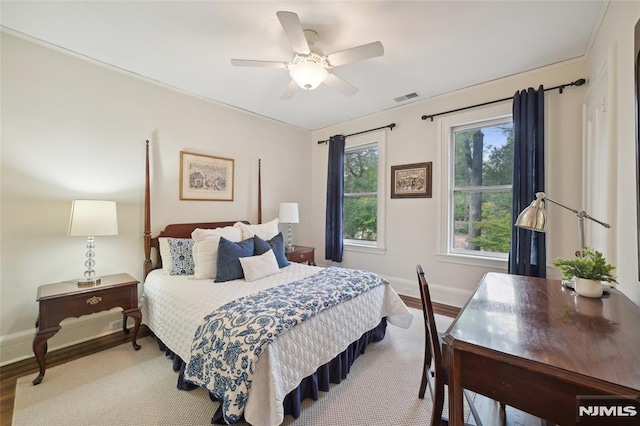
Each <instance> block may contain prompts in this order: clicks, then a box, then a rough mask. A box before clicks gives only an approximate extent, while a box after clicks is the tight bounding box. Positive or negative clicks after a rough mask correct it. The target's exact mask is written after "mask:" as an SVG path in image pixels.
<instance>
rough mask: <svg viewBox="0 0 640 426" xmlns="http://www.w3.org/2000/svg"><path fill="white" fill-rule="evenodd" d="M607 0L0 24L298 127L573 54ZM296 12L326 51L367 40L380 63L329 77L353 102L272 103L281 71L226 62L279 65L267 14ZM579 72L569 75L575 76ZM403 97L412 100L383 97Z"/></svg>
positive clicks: (136, 8)
mask: <svg viewBox="0 0 640 426" xmlns="http://www.w3.org/2000/svg"><path fill="white" fill-rule="evenodd" d="M606 4H607V2H606V1H592V0H588V1H575V0H573V1H290V2H278V1H252V2H249V1H194V2H185V1H162V2H156V1H75V2H65V1H44V2H36V1H7V0H3V1H2V2H0V23H1V24H2V27H3V30H4V31H6V32H7V33H9V34H16V35H25V36H27V37H28V38H35V39H38V40H41V41H44V42H46V43H50V44H52V45H55V46H58V47H61V48H63V49H66V50H69V51H71V52H75V53H77V54H80V55H83V56H86V57H88V58H92V59H94V60H96V61H100V62H103V63H106V64H109V65H112V66H115V67H117V68H120V69H122V70H126V71H128V72H131V73H135V74H139V75H142V76H145V77H147V78H150V79H152V80H156V81H158V82H161V83H163V84H166V85H169V86H172V87H175V88H178V89H180V90H182V91H185V92H188V93H191V94H196V95H198V96H201V97H204V98H207V99H211V100H214V101H217V102H220V103H223V104H226V105H230V106H233V107H236V108H239V109H242V110H246V111H250V112H253V113H255V114H259V115H261V116H265V117H269V118H272V119H274V120H277V121H280V122H283V123H288V124H291V125H293V126H297V127H301V128H304V129H309V130H316V129H320V128H323V127H327V126H330V125H333V124H336V123H340V122H344V121H347V120H351V119H354V118H357V117H362V116H365V115H368V114H372V113H375V112H378V111H382V110H386V109H389V108H394V107H397V106H400V105H404V104H406V103H408V102H415V101H417V100H422V99H425V98H429V97H432V96H435V95H438V94H442V93H446V92H450V91H453V90H456V89H461V88H464V87H469V86H473V85H475V84H478V83H482V82H486V81H490V80H494V79H497V78H501V77H505V76H509V75H512V74H516V73H520V72H524V71H528V70H531V69H535V68H539V67H543V66H546V65H550V64H553V63H557V62H560V61H564V60H568V59H572V58H576V57H581V56H583V55H585V54H586V53H587V51H588V49H589V46H590V43H591V41H592V38H593V37H594V36H595V32H596V31H597V26H598V24H599V20H600V17H601V14H602V12H603V8H605V7H606ZM279 10H285V11H291V12H295V13H297V14H298V16H299V18H300V21H301V23H302V26H303V28H305V29H313V30H315V31H317V32H318V34H319V35H320V40H319V42H318V43H316V46H318V47H319V48H320V49H322V50H323V51H324V53H325V54H329V53H333V52H337V51H340V50H344V49H348V48H351V47H355V46H359V45H362V44H366V43H370V42H373V41H380V42H382V44H383V45H384V49H385V53H384V56H382V57H378V58H373V59H368V60H366V61H362V62H357V63H353V64H348V65H343V66H341V67H337V68H336V69H335V74H336V75H338V76H339V77H341V78H342V79H344V80H346V81H348V82H349V83H351V84H353V85H354V86H356V87H358V88H359V89H360V90H359V92H358V93H356V94H355V95H354V96H352V97H345V96H344V95H342V94H340V93H339V92H337V91H335V90H333V89H331V88H329V87H327V86H324V85H321V86H320V87H319V88H318V89H316V90H313V91H304V90H298V92H297V93H296V95H295V96H294V97H293V99H291V100H288V101H281V100H280V96H281V95H282V93H283V91H284V90H285V88H286V87H287V85H288V83H289V81H290V78H289V74H288V72H287V71H284V70H278V69H267V68H247V67H234V66H232V65H231V63H230V59H231V58H241V59H257V60H268V61H283V62H286V61H290V60H291V57H292V54H293V52H292V49H291V44H290V42H289V40H288V39H287V38H286V36H285V34H284V32H283V30H282V27H281V26H280V23H279V21H278V19H277V17H276V12H277V11H279ZM579 77H583V76H576V78H579ZM412 92H416V93H418V95H419V97H417V98H413V99H411V100H410V101H404V102H401V103H398V102H396V101H395V100H394V99H395V98H397V97H400V96H403V95H406V94H409V93H412Z"/></svg>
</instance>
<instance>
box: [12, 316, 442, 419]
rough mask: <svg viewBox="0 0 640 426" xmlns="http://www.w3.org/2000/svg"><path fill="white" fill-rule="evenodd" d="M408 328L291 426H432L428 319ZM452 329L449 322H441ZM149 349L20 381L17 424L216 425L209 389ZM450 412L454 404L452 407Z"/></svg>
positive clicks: (146, 345)
mask: <svg viewBox="0 0 640 426" xmlns="http://www.w3.org/2000/svg"><path fill="white" fill-rule="evenodd" d="M411 311H412V313H413V314H414V318H413V321H412V324H411V327H410V328H409V329H407V330H405V329H401V328H398V327H396V326H393V325H391V324H389V326H388V327H387V335H386V337H385V339H384V340H383V341H381V342H377V343H373V344H371V345H369V346H368V347H367V350H366V352H365V354H364V355H361V356H360V357H359V358H358V359H357V360H356V362H355V363H354V365H353V367H352V369H351V372H350V374H349V376H348V377H347V379H346V380H343V381H342V383H341V384H338V385H333V386H332V389H331V391H330V392H327V393H325V392H321V393H320V395H321V396H320V398H319V399H318V401H315V402H314V401H313V400H306V401H305V402H304V404H303V407H304V408H303V411H302V414H301V416H300V417H299V418H298V419H293V418H292V417H291V416H287V417H286V418H285V421H284V423H283V424H284V425H295V426H303V425H322V426H327V425H328V426H332V425H363V426H364V425H380V426H388V425H396V426H402V425H404V426H413V425H424V424H429V419H430V415H431V398H430V396H429V392H428V391H427V395H426V396H425V399H419V398H418V388H419V387H420V374H421V372H422V358H423V350H424V349H423V348H424V346H423V342H424V328H423V322H422V313H421V312H420V311H418V310H415V309H411ZM439 320H440V321H442V323H441V324H439V327H440V329H442V330H445V329H446V326H447V321H450V320H449V319H448V318H445V317H440V318H439ZM138 343H140V344H141V345H142V349H141V350H139V351H134V350H133V348H132V347H131V344H124V345H121V346H118V347H116V348H112V349H109V350H106V351H103V352H100V353H97V354H94V355H90V356H87V357H84V358H81V359H78V360H75V361H72V362H69V363H67V364H63V365H59V366H56V367H53V368H51V369H48V370H47V372H46V375H45V378H44V380H43V381H42V383H41V384H40V385H37V386H33V385H32V384H31V381H32V380H33V379H34V378H35V377H36V375H37V374H32V375H30V376H26V377H22V378H20V379H18V382H17V385H16V398H15V407H14V415H13V425H14V426H35V425H47V426H58V425H59V426H87V425H132V426H133V425H135V426H140V425H142V426H156V425H168V426H178V425H188V426H194V425H209V424H211V416H212V415H213V413H214V411H215V409H216V408H217V403H213V402H211V401H210V400H209V396H208V395H207V393H206V392H205V391H204V389H201V388H200V389H195V390H193V391H190V392H186V391H180V390H178V389H176V379H177V373H175V372H173V370H172V369H171V361H170V360H168V359H167V358H166V357H165V356H164V353H163V352H160V351H159V350H158V346H157V344H156V343H155V341H154V340H153V338H151V337H146V338H144V339H141V340H139V342H138ZM445 410H446V405H445Z"/></svg>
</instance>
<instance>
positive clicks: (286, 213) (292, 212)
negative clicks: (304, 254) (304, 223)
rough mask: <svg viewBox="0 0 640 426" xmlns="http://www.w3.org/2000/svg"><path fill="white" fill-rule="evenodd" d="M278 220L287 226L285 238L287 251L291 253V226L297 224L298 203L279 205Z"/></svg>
mask: <svg viewBox="0 0 640 426" xmlns="http://www.w3.org/2000/svg"><path fill="white" fill-rule="evenodd" d="M278 220H279V221H280V222H282V223H288V224H289V233H288V238H287V251H293V248H294V247H293V242H292V241H291V224H292V223H298V222H299V219H298V203H280V209H279V213H278Z"/></svg>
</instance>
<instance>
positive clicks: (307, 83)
mask: <svg viewBox="0 0 640 426" xmlns="http://www.w3.org/2000/svg"><path fill="white" fill-rule="evenodd" d="M276 15H277V16H278V20H279V21H280V24H281V25H282V28H283V29H284V32H285V34H286V35H287V37H288V38H289V41H291V47H292V48H293V52H294V54H293V59H291V61H290V62H277V61H255V60H250V59H232V60H231V64H232V65H236V66H241V67H262V68H276V69H283V70H285V71H289V75H290V76H291V83H289V86H287V88H286V90H285V92H284V94H283V95H282V97H281V98H280V99H282V100H288V99H291V98H292V97H293V95H294V94H295V93H296V91H297V90H298V87H300V88H302V89H304V90H313V89H315V88H316V87H318V86H319V85H320V84H322V83H324V84H326V85H327V86H329V87H332V88H333V89H336V90H338V91H339V92H341V93H343V94H344V95H346V96H353V95H355V94H356V93H357V92H358V88H357V87H355V86H353V85H351V84H350V83H347V82H346V81H345V80H343V79H341V78H340V77H338V76H336V75H335V74H334V73H333V70H334V68H335V67H338V66H340V65H345V64H350V63H352V62H357V61H362V60H365V59H370V58H375V57H377V56H382V55H383V54H384V47H382V43H380V42H379V41H375V42H373V43H368V44H364V45H362V46H357V47H353V48H351V49H346V50H342V51H340V52H335V53H331V54H329V55H325V54H324V53H323V52H322V51H321V50H320V49H319V48H317V47H316V46H314V44H315V43H316V42H317V41H318V38H319V37H318V33H317V32H315V31H313V30H303V28H302V25H300V19H298V15H296V14H295V13H293V12H284V11H280V12H276Z"/></svg>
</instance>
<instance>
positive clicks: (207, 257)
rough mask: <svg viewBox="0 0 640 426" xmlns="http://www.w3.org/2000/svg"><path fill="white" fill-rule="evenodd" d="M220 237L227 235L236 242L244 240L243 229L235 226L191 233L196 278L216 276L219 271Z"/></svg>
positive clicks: (196, 230)
mask: <svg viewBox="0 0 640 426" xmlns="http://www.w3.org/2000/svg"><path fill="white" fill-rule="evenodd" d="M220 237H225V238H226V239H227V240H229V241H233V242H235V243H237V242H239V241H242V231H241V230H240V229H239V228H234V227H233V226H225V227H224V228H215V229H200V228H197V229H195V230H194V231H193V232H192V233H191V238H193V240H194V241H195V243H194V244H193V261H194V263H195V267H194V268H193V275H194V277H195V278H196V279H199V280H202V279H208V278H215V277H216V274H217V272H218V243H220Z"/></svg>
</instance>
